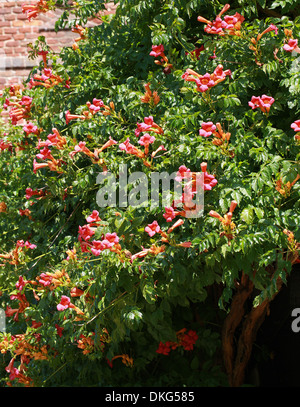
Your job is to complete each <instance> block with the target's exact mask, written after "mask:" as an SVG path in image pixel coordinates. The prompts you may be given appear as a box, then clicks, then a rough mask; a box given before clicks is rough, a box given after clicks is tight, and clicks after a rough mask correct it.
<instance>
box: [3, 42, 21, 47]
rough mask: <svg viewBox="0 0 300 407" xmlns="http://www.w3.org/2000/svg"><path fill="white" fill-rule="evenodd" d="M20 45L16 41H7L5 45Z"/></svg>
mask: <svg viewBox="0 0 300 407" xmlns="http://www.w3.org/2000/svg"><path fill="white" fill-rule="evenodd" d="M18 45H19V42H18V41H14V40H11V41H6V43H5V47H17V46H18Z"/></svg>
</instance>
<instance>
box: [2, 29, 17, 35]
mask: <svg viewBox="0 0 300 407" xmlns="http://www.w3.org/2000/svg"><path fill="white" fill-rule="evenodd" d="M15 32H16V29H15V28H4V33H5V34H15Z"/></svg>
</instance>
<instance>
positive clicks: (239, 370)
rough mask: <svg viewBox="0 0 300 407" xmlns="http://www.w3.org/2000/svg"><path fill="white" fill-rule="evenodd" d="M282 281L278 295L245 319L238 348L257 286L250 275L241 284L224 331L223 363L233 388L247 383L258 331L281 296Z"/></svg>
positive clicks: (251, 312)
mask: <svg viewBox="0 0 300 407" xmlns="http://www.w3.org/2000/svg"><path fill="white" fill-rule="evenodd" d="M281 286H282V281H281V279H279V280H278V281H277V289H278V291H277V292H276V293H275V294H274V295H273V297H272V298H271V299H266V300H264V301H263V302H262V303H261V304H259V305H258V306H256V307H254V308H252V309H251V310H250V312H249V313H248V314H247V315H246V316H245V319H244V322H243V323H242V325H241V326H242V329H241V333H240V335H239V338H238V340H237V339H236V342H237V345H236V346H235V343H234V342H235V331H236V329H237V327H238V326H239V325H240V324H241V322H242V319H243V317H244V315H245V309H244V305H245V302H246V300H247V299H248V298H249V296H250V294H251V293H252V290H253V283H252V281H250V280H249V277H248V276H246V275H243V276H242V279H241V284H240V285H239V286H238V290H237V292H236V294H235V295H234V297H233V300H232V304H231V309H230V312H229V314H228V315H227V317H226V319H225V322H224V326H223V331H222V347H223V360H224V366H225V369H226V373H227V376H228V382H229V385H230V386H231V387H239V386H241V385H242V384H243V382H244V377H245V370H246V367H247V365H248V362H249V359H250V357H251V352H252V347H253V344H254V341H255V339H256V335H257V332H258V329H259V328H260V326H261V324H262V323H263V321H264V319H265V317H266V315H267V312H268V310H269V305H270V302H271V301H272V300H273V298H274V297H275V296H276V295H277V294H278V292H279V291H280V288H281Z"/></svg>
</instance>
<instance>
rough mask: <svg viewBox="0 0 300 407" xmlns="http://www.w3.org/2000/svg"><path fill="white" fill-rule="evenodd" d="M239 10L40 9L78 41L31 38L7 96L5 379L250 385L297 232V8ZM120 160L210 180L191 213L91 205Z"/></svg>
mask: <svg viewBox="0 0 300 407" xmlns="http://www.w3.org/2000/svg"><path fill="white" fill-rule="evenodd" d="M246 3H247V4H246ZM248 3H249V2H245V1H244V0H238V1H234V2H232V4H231V7H230V8H229V7H227V5H225V3H224V2H220V1H218V0H214V1H205V0H202V1H200V0H194V1H186V0H165V1H161V0H159V1H158V0H151V1H139V0H134V1H133V0H131V1H130V0H122V1H120V2H119V5H118V8H117V11H116V14H115V15H114V16H110V17H108V16H106V17H103V23H102V24H101V25H98V26H95V27H92V28H89V29H84V28H82V26H83V25H84V24H85V23H86V22H87V19H88V18H90V17H92V16H94V15H96V14H97V13H100V14H101V10H103V8H104V2H101V1H96V0H93V1H89V2H87V1H85V0H80V1H77V2H76V3H73V4H72V5H70V4H69V2H67V1H57V2H54V1H44V2H42V1H39V2H38V4H39V5H40V6H41V7H43V10H42V9H37V10H35V11H36V13H34V14H33V15H30V16H31V17H32V18H34V17H35V16H36V15H38V13H39V12H41V11H45V12H46V11H47V10H46V9H47V8H50V9H51V8H52V7H53V8H55V7H61V8H63V9H64V13H63V14H62V16H61V18H60V19H59V21H58V22H57V25H56V27H57V29H61V28H65V27H70V29H71V28H72V27H73V29H74V30H76V31H77V32H78V34H79V38H78V41H76V42H75V43H74V44H70V47H66V48H64V49H63V50H62V51H61V53H60V54H59V55H55V54H54V53H53V52H52V51H51V49H50V48H49V47H48V45H47V44H46V42H45V39H44V38H43V37H39V38H38V39H37V41H36V42H35V43H33V44H31V57H32V58H35V57H36V56H37V55H38V53H39V54H40V55H43V62H41V63H40V64H39V65H37V66H36V67H35V68H34V69H33V70H32V72H31V74H30V76H29V78H28V79H27V80H26V81H25V82H24V89H21V90H20V89H18V87H12V88H10V89H7V90H5V92H4V96H3V108H4V109H7V110H8V111H9V114H10V121H11V124H10V125H9V126H8V127H7V128H5V127H3V129H4V131H3V132H2V136H1V138H2V141H1V150H2V152H1V155H0V166H1V183H0V185H1V190H0V195H1V199H0V201H1V204H0V205H1V206H0V212H1V213H0V224H1V230H2V233H1V245H0V247H1V255H0V256H1V257H0V258H1V268H0V284H1V294H2V295H1V297H0V299H1V306H2V308H3V309H5V310H6V316H7V319H6V324H7V332H6V333H3V334H2V336H1V337H2V339H1V343H0V349H1V353H2V354H3V358H2V359H1V369H2V370H1V375H2V382H3V384H5V383H7V384H8V385H11V386H23V385H34V386H60V385H67V386H82V385H85V386H127V385H130V386H133V385H136V386H158V385H164V386H183V385H186V386H219V385H221V386H227V385H228V384H229V385H234V386H236V385H241V384H243V383H244V372H245V367H246V366H247V362H248V360H249V357H250V353H251V347H252V344H253V341H254V340H255V334H256V332H257V329H258V328H259V325H260V323H261V321H262V320H263V317H264V315H265V313H266V311H267V308H268V305H269V302H270V301H271V299H272V298H273V297H274V296H275V295H276V293H277V292H278V290H280V288H281V286H282V284H285V283H286V281H287V277H288V275H289V273H290V272H291V267H292V265H293V264H295V263H296V262H298V261H299V255H298V252H299V244H298V243H297V241H299V240H300V231H299V228H298V225H299V222H300V212H299V182H297V180H298V178H299V174H300V168H299V131H300V130H299V127H300V123H299V112H300V100H299V93H300V87H299V80H300V75H299V72H300V70H299V55H300V54H299V51H300V50H299V48H298V47H297V41H295V40H297V39H298V38H299V31H300V19H299V17H297V2H296V1H294V2H291V1H290V2H288V1H265V0H259V1H253V2H251V4H250V5H249V4H248ZM223 7H225V8H223ZM221 10H222V11H221ZM24 12H27V13H30V10H28V9H26V8H24ZM31 12H32V10H31ZM220 13H221V14H220ZM218 15H219V17H218V18H217V16H218ZM22 119H23V124H22V121H21V120H22ZM24 123H25V124H24ZM125 164H126V165H127V171H128V177H130V175H131V174H132V175H134V174H136V173H137V172H138V171H139V172H140V174H144V176H145V177H144V178H143V177H142V175H141V179H142V181H143V182H146V181H145V180H151V173H153V172H157V173H163V172H167V173H169V174H171V173H173V172H175V173H178V174H177V175H178V176H179V178H180V176H181V175H183V177H187V176H188V175H189V174H193V176H194V178H193V179H194V180H195V177H196V174H197V173H199V174H203V173H204V174H205V177H204V185H202V189H203V188H204V209H203V214H202V216H199V217H196V216H195V217H189V216H188V213H189V209H190V208H188V207H187V205H188V202H189V201H188V198H189V195H188V194H187V195H186V196H185V197H184V199H185V201H184V202H183V203H181V206H180V204H178V205H175V204H174V205H173V206H171V205H170V206H169V207H168V208H165V207H163V206H162V205H159V206H157V207H153V206H151V205H150V203H151V199H150V197H149V196H148V198H149V204H147V205H143V204H141V205H138V206H135V205H131V206H126V205H123V206H122V205H121V204H120V202H117V205H116V206H113V205H108V206H107V207H100V206H99V205H98V204H97V197H98V198H99V197H100V195H99V193H98V191H99V189H100V188H103V185H99V182H98V181H97V177H98V174H99V173H102V172H105V171H108V172H109V173H111V174H114V175H115V180H116V195H117V197H118V196H119V195H118V194H119V192H120V190H121V186H120V185H119V184H118V180H119V177H120V176H121V174H120V168H121V167H120V166H121V165H125ZM129 179H130V178H129ZM105 185H106V186H107V192H111V191H113V189H112V188H113V186H114V185H113V184H110V185H109V184H108V183H107V182H106V184H105ZM143 185H144V184H143ZM148 186H149V191H150V187H151V185H150V182H149V185H148ZM194 187H195V182H194V181H193V188H194ZM128 189H129V191H128V192H130V190H131V194H132V195H131V197H132V196H133V197H134V196H136V197H137V199H139V197H138V191H139V188H138V186H137V185H134V184H133V183H131V184H130V185H129V186H128ZM200 189H201V188H200ZM202 189H201V190H202ZM171 192H172V189H171ZM197 193H198V194H200V192H199V190H197ZM149 194H150V192H149ZM107 195H108V196H106V198H107V199H110V196H109V194H107ZM112 196H113V195H112ZM102 198H103V197H102ZM190 198H191V196H190ZM155 222H157V223H155ZM173 226H174V227H173ZM254 292H255V293H256V294H257V295H256V294H255V295H254V294H253V293H254ZM249 300H250V306H249V303H247V304H248V308H247V312H248V316H249V317H248V318H247V319H245V321H246V322H245V324H244V325H241V322H242V319H243V317H244V315H245V312H246V308H244V305H245V303H246V301H249ZM237 328H239V330H237ZM249 332H250V334H249ZM236 344H237V345H236ZM241 355H242V356H241ZM235 356H236V362H235Z"/></svg>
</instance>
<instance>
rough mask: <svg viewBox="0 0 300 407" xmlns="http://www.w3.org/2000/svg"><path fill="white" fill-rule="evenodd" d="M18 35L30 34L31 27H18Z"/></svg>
mask: <svg viewBox="0 0 300 407" xmlns="http://www.w3.org/2000/svg"><path fill="white" fill-rule="evenodd" d="M16 22H17V21H16ZM18 31H19V33H25V34H28V33H30V34H31V32H32V31H31V27H20V28H18Z"/></svg>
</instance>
